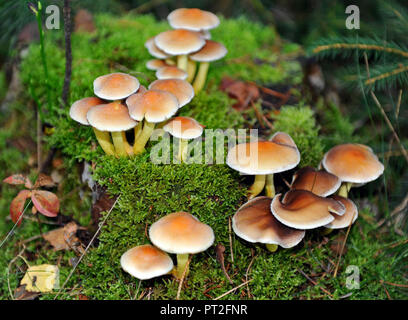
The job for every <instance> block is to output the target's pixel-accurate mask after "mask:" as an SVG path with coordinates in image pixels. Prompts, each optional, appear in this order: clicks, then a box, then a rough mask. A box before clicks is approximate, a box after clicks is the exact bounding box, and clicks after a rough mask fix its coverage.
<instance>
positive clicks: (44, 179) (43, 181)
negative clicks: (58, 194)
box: [34, 173, 55, 189]
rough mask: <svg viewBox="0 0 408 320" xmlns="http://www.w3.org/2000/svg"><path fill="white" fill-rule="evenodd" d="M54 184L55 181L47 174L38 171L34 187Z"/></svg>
mask: <svg viewBox="0 0 408 320" xmlns="http://www.w3.org/2000/svg"><path fill="white" fill-rule="evenodd" d="M53 186H55V182H54V181H53V180H52V178H51V177H50V176H47V175H46V174H44V173H40V174H39V175H38V178H37V181H36V182H35V184H34V188H35V189H36V188H39V187H53Z"/></svg>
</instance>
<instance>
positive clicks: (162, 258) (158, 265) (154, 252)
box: [120, 244, 173, 280]
mask: <svg viewBox="0 0 408 320" xmlns="http://www.w3.org/2000/svg"><path fill="white" fill-rule="evenodd" d="M120 264H121V266H122V269H123V270H125V271H126V272H127V273H129V274H131V275H132V276H134V277H136V278H138V279H140V280H145V279H151V278H155V277H159V276H162V275H164V274H167V273H168V272H170V271H171V269H173V260H172V259H171V258H170V257H169V255H168V254H167V253H165V252H163V251H161V250H160V249H158V248H156V247H154V246H152V245H150V244H145V245H141V246H137V247H134V248H131V249H129V250H128V251H126V252H125V253H124V254H123V255H122V256H121V258H120Z"/></svg>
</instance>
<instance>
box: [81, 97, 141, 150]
mask: <svg viewBox="0 0 408 320" xmlns="http://www.w3.org/2000/svg"><path fill="white" fill-rule="evenodd" d="M86 117H87V119H88V122H89V124H90V125H91V126H92V127H94V128H96V129H97V130H99V131H109V132H111V134H112V140H113V145H114V146H115V151H116V155H118V156H126V155H128V152H129V150H128V149H127V147H126V142H125V140H124V132H125V131H126V130H129V129H132V128H134V127H135V126H136V125H137V122H136V121H135V120H133V119H132V118H131V117H130V116H129V112H128V109H127V108H126V106H124V105H123V104H122V103H120V102H117V101H115V102H111V103H108V104H102V105H99V106H96V107H93V108H91V109H90V110H89V111H88V113H87V115H86Z"/></svg>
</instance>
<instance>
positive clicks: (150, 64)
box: [146, 59, 170, 71]
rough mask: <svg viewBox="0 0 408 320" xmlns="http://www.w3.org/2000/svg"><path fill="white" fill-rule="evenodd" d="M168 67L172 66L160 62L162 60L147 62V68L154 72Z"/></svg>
mask: <svg viewBox="0 0 408 320" xmlns="http://www.w3.org/2000/svg"><path fill="white" fill-rule="evenodd" d="M168 66H170V65H168V64H167V63H166V61H164V60H160V59H151V60H149V61H147V62H146V68H147V69H149V70H154V71H156V70H159V69H160V68H163V67H168Z"/></svg>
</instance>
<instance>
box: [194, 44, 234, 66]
mask: <svg viewBox="0 0 408 320" xmlns="http://www.w3.org/2000/svg"><path fill="white" fill-rule="evenodd" d="M227 52H228V51H227V48H225V46H224V45H223V44H221V43H219V42H216V41H213V40H206V41H205V45H204V47H202V48H201V49H200V50H199V51H197V52H194V53H193V54H191V55H190V59H191V60H194V61H199V62H210V61H215V60H219V59H222V58H223V57H225V55H226V54H227Z"/></svg>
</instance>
